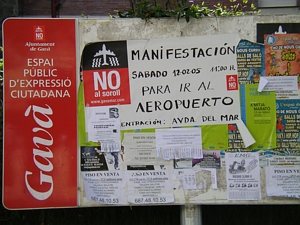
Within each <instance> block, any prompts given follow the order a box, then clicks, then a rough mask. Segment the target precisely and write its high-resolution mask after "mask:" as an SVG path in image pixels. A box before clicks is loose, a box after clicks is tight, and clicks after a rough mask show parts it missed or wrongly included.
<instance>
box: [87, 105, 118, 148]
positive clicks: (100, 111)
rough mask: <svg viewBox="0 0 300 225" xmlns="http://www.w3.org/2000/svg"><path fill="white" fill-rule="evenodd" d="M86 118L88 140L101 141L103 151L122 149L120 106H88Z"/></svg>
mask: <svg viewBox="0 0 300 225" xmlns="http://www.w3.org/2000/svg"><path fill="white" fill-rule="evenodd" d="M85 118H86V119H85V123H86V130H87V133H88V141H93V142H98V143H100V145H101V151H102V152H118V151H120V149H121V138H120V129H121V127H120V126H121V125H120V114H119V108H118V106H101V107H86V110H85Z"/></svg>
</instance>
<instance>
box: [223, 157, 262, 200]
mask: <svg viewBox="0 0 300 225" xmlns="http://www.w3.org/2000/svg"><path fill="white" fill-rule="evenodd" d="M225 160H226V178H227V198H228V200H260V199H261V188H260V186H261V185H260V166H259V154H258V153H257V152H235V153H227V152H226V153H225Z"/></svg>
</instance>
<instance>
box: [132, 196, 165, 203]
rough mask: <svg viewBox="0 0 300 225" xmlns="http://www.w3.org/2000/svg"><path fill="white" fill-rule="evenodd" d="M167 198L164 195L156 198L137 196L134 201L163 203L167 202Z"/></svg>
mask: <svg viewBox="0 0 300 225" xmlns="http://www.w3.org/2000/svg"><path fill="white" fill-rule="evenodd" d="M166 201H167V199H166V198H164V197H156V198H135V199H134V203H136V204H143V203H163V202H166Z"/></svg>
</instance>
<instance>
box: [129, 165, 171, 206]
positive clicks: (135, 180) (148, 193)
mask: <svg viewBox="0 0 300 225" xmlns="http://www.w3.org/2000/svg"><path fill="white" fill-rule="evenodd" d="M126 177H127V186H128V194H127V195H128V202H129V203H132V204H137V205H140V204H142V205H144V204H164V203H171V202H174V193H173V179H172V175H171V172H169V171H168V170H164V171H161V170H158V171H157V170H130V171H127V174H126Z"/></svg>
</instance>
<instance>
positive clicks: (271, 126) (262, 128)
mask: <svg viewBox="0 0 300 225" xmlns="http://www.w3.org/2000/svg"><path fill="white" fill-rule="evenodd" d="M257 88H258V84H242V85H240V91H241V113H242V120H243V122H244V123H245V125H246V127H247V128H248V130H249V131H250V133H251V134H252V136H253V138H254V139H255V140H256V142H255V143H254V144H253V145H252V146H251V147H249V149H263V150H266V149H271V148H276V96H275V95H276V94H275V92H274V91H262V92H258V91H257Z"/></svg>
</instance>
